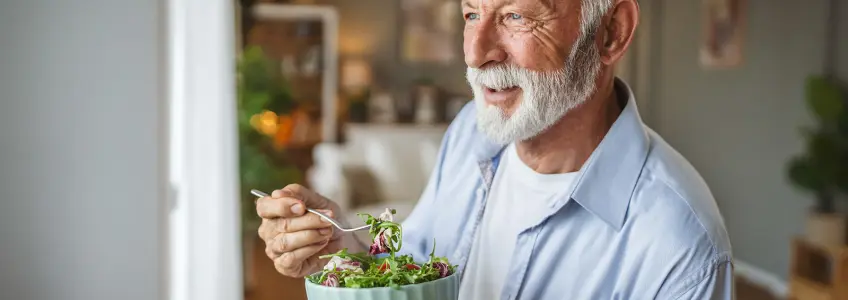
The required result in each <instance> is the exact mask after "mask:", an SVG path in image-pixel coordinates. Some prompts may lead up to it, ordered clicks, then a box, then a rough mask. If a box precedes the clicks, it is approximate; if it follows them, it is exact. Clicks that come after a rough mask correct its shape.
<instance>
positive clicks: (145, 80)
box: [0, 0, 848, 300]
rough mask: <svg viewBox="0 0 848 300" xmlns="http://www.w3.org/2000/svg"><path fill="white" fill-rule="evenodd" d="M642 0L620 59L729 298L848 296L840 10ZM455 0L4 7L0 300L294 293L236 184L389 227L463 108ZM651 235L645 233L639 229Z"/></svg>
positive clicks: (842, 6) (846, 24) (833, 0)
mask: <svg viewBox="0 0 848 300" xmlns="http://www.w3.org/2000/svg"><path fill="white" fill-rule="evenodd" d="M844 2H845V1H840V0H809V1H797V2H791V1H784V2H781V3H780V4H778V3H773V2H763V1H744V0H699V1H664V0H640V1H639V3H640V7H641V10H642V20H641V24H640V28H639V31H638V32H637V37H636V38H635V39H634V42H633V45H632V46H631V49H630V50H629V52H628V54H627V56H626V57H625V58H624V59H623V61H622V62H621V63H620V65H619V70H618V74H619V76H620V77H621V78H623V79H625V80H626V81H627V82H628V83H630V85H631V87H632V88H633V90H634V92H635V93H636V96H637V103H638V105H639V110H640V113H641V115H642V117H643V120H644V121H645V123H646V124H647V125H648V126H650V127H651V128H653V129H654V130H656V131H657V132H658V133H659V134H660V135H662V136H663V138H664V139H666V141H667V142H669V143H670V144H671V145H672V146H673V147H675V148H676V149H677V150H678V151H679V152H681V153H682V154H683V155H684V156H685V157H686V158H687V159H688V160H689V161H690V162H691V163H692V164H693V165H694V166H695V167H696V168H697V169H698V171H699V172H700V173H701V175H702V176H703V177H704V178H705V180H706V181H707V183H708V184H709V186H710V188H711V189H712V192H713V194H714V196H715V198H716V200H717V202H718V205H719V208H720V209H721V212H722V214H723V216H724V218H725V223H726V226H727V229H728V231H729V234H730V238H731V242H732V245H733V250H734V255H735V259H736V261H735V266H736V275H737V291H738V293H739V295H738V298H739V299H788V298H789V297H790V294H791V295H792V296H793V297H794V298H795V299H848V247H846V246H845V245H846V236H848V234H846V232H848V230H846V228H847V227H848V226H846V223H848V222H846V216H848V210H846V209H848V98H847V97H846V93H845V92H846V87H848V85H846V84H845V82H846V80H848V3H844ZM462 24H463V21H462V17H461V12H460V8H459V1H458V0H402V1H401V0H355V1H353V0H300V1H298V0H276V1H274V0H228V1H220V0H219V1H199V0H159V1H153V0H126V1H107V0H77V1H47V0H28V1H22V0H3V1H0V299H112V298H117V297H121V298H124V299H238V298H241V297H243V298H244V299H250V300H265V299H291V300H299V299H305V293H304V291H303V288H302V286H303V280H302V279H293V278H286V277H283V276H281V275H279V274H277V272H276V271H275V270H274V266H273V264H272V262H271V261H270V260H269V259H268V258H267V257H266V256H265V254H264V244H262V242H261V241H260V240H259V239H258V237H257V236H256V228H257V227H258V220H257V219H256V216H255V209H254V207H253V200H254V198H253V197H252V196H250V195H249V193H248V191H249V190H250V189H252V188H258V189H261V190H265V191H268V192H270V191H271V190H273V189H276V188H281V187H283V186H285V185H286V184H289V183H300V184H304V185H306V186H308V187H310V188H312V189H314V190H316V191H318V192H320V193H322V194H323V195H325V196H327V197H328V198H330V199H333V200H334V201H337V202H338V203H339V204H340V205H341V206H342V208H343V209H344V210H345V212H346V215H347V216H346V217H348V218H350V219H351V220H355V219H354V217H355V216H354V215H355V213H357V212H367V213H372V214H377V213H379V212H380V211H382V210H383V209H384V208H385V207H393V208H396V209H397V210H398V217H399V218H401V219H403V218H404V217H405V216H406V215H407V214H408V213H409V212H410V211H411V210H412V208H413V207H414V205H415V202H416V201H417V200H418V196H419V195H420V193H421V191H422V190H423V188H424V186H425V184H426V180H427V178H428V176H429V173H430V171H431V170H432V167H433V165H434V163H435V158H436V153H437V151H438V147H439V144H440V141H441V137H442V135H443V134H444V132H445V130H446V128H447V125H448V124H449V123H450V121H451V120H452V119H453V117H454V116H455V115H456V113H457V112H458V111H459V109H460V108H461V107H462V106H463V105H464V104H465V103H466V102H468V101H469V100H470V99H471V93H470V90H469V88H468V87H467V83H466V82H465V77H464V74H465V68H466V67H465V64H464V62H463V57H462V56H463V55H462ZM657 230H661V229H659V228H658V229H657Z"/></svg>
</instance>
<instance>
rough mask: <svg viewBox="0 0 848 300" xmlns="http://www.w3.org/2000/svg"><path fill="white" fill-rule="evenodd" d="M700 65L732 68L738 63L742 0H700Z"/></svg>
mask: <svg viewBox="0 0 848 300" xmlns="http://www.w3.org/2000/svg"><path fill="white" fill-rule="evenodd" d="M702 1H703V12H704V17H703V22H704V23H703V36H702V41H701V49H700V61H701V66H702V67H704V68H706V69H716V68H732V67H737V66H739V65H741V64H742V50H743V41H744V39H743V38H744V36H743V34H744V30H743V26H744V23H745V10H744V8H745V1H744V0H702Z"/></svg>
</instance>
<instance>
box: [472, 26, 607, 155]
mask: <svg viewBox="0 0 848 300" xmlns="http://www.w3.org/2000/svg"><path fill="white" fill-rule="evenodd" d="M600 67H601V66H600V54H599V53H598V49H597V47H596V46H595V45H594V43H593V41H592V39H591V38H586V37H581V38H579V39H578V41H577V43H576V44H575V45H574V47H573V48H572V51H571V54H569V57H568V60H567V61H566V63H565V66H564V68H563V69H560V70H557V71H553V72H535V71H531V70H527V69H524V68H521V67H518V66H515V65H505V64H498V65H495V66H492V67H487V68H485V69H475V68H471V67H469V68H468V71H467V74H466V77H467V79H468V83H469V85H471V90H472V91H473V93H474V102H475V103H476V105H477V128H478V129H479V130H480V131H481V132H483V133H484V134H485V135H486V136H488V137H489V138H490V139H491V140H492V141H493V142H495V143H498V144H508V143H511V142H516V141H526V140H529V139H531V138H533V137H536V136H538V135H539V134H541V133H542V132H544V131H545V130H546V129H548V128H550V127H551V126H552V125H554V124H555V123H556V122H558V121H559V120H560V119H561V118H562V117H563V116H564V115H565V114H566V113H567V112H568V111H570V110H571V109H573V108H575V107H577V106H579V105H580V104H582V103H583V102H585V101H586V99H588V98H589V97H590V96H591V95H592V94H593V93H594V91H595V78H596V77H597V75H598V72H599V70H600ZM512 86H518V87H520V88H521V91H522V94H521V97H520V102H519V105H518V108H517V109H516V110H515V111H514V112H513V113H512V115H511V116H507V115H506V113H505V112H504V110H503V109H501V108H499V107H497V106H493V105H489V104H488V103H486V100H485V98H484V96H483V91H484V88H486V87H489V88H495V89H498V88H500V89H503V88H508V87H512Z"/></svg>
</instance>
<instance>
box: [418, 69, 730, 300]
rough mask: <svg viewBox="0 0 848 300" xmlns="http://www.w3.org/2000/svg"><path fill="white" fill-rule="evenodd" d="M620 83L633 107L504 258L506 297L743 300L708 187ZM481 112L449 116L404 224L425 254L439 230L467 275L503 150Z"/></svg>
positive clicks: (442, 246)
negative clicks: (479, 123)
mask: <svg viewBox="0 0 848 300" xmlns="http://www.w3.org/2000/svg"><path fill="white" fill-rule="evenodd" d="M616 88H617V89H618V91H619V93H618V94H619V95H627V99H626V105H625V107H624V109H623V111H622V112H621V114H620V115H619V117H618V119H617V120H616V121H615V123H614V124H613V126H612V127H611V128H610V130H609V132H608V133H607V135H606V136H605V137H604V139H603V141H602V142H601V143H600V145H599V146H598V147H597V148H596V149H595V151H594V152H593V153H592V155H591V156H590V157H589V159H588V160H587V162H586V163H585V164H584V165H583V167H582V168H581V169H580V172H579V175H578V176H577V178H576V179H575V184H574V185H573V186H574V187H573V188H572V189H570V190H569V191H567V193H565V195H567V196H565V197H562V198H558V199H557V198H554V199H553V200H551V201H550V202H549V203H548V206H549V207H550V211H549V214H548V216H547V217H546V218H545V219H544V220H542V221H541V222H539V223H538V224H535V225H533V226H530V227H528V228H526V229H524V230H523V231H521V233H520V234H519V235H518V236H517V237H516V245H515V251H514V252H513V254H512V256H511V257H504V258H503V259H505V260H509V261H510V271H509V272H508V274H507V277H508V278H507V280H506V281H505V284H504V286H503V289H502V291H501V292H500V295H501V299H504V300H507V299H592V300H594V299H734V298H735V296H734V295H735V294H734V283H733V262H732V259H733V256H732V254H731V246H730V240H729V239H728V235H727V231H726V230H725V227H724V222H723V220H722V217H721V214H720V213H719V210H718V207H717V206H716V203H715V200H714V199H713V196H712V194H711V193H710V190H709V188H708V187H707V185H706V183H705V182H704V180H703V179H702V178H701V176H700V175H699V174H698V172H697V171H696V170H695V169H694V168H693V167H692V165H690V164H689V162H688V161H687V160H686V159H685V158H683V156H681V155H680V154H679V153H677V152H676V151H675V150H674V149H672V148H671V146H669V145H668V144H667V143H666V142H665V141H663V139H662V138H661V137H660V136H659V135H657V134H656V133H655V132H654V131H652V130H651V129H649V128H648V127H646V126H645V125H644V124H643V123H642V120H641V118H640V117H639V113H638V110H637V108H636V103H635V101H634V100H635V98H634V96H633V93H632V92H631V91H630V89H629V87H628V86H627V85H626V84H625V83H624V82H623V81H620V80H618V79H617V80H616ZM475 110H476V108H475V106H474V103H473V102H472V103H469V104H467V105H466V106H465V108H463V110H462V112H460V114H459V115H458V116H457V117H456V119H455V120H454V121H453V122H452V123H451V125H450V127H449V128H448V130H447V133H446V134H445V137H444V139H443V141H442V145H441V149H440V151H439V155H438V159H437V164H436V166H435V168H434V171H433V173H432V174H431V177H430V180H429V183H428V185H427V187H426V189H425V191H424V193H423V195H422V196H421V199H420V200H419V202H418V204H417V205H416V207H415V209H414V210H413V211H412V213H411V214H410V216H409V217H408V218H407V219H406V220H405V221H404V222H403V228H404V235H403V250H402V251H403V252H406V253H408V254H412V255H413V256H414V257H416V258H426V257H427V256H428V255H429V253H430V250H431V249H432V247H433V239H434V238H435V240H436V241H437V243H436V255H439V256H445V257H447V258H448V259H449V260H450V261H451V263H452V264H455V265H458V266H459V267H458V270H459V272H460V274H459V275H460V276H462V272H463V270H464V268H465V265H466V263H467V262H468V258H469V255H470V252H471V251H470V250H471V246H472V243H473V241H474V240H475V235H476V234H480V233H479V227H480V226H479V225H480V221H481V219H482V216H483V209H484V208H485V207H486V200H487V195H488V192H489V189H490V187H491V184H492V180H493V179H494V174H495V172H496V171H497V170H498V160H499V158H500V155H501V153H502V150H503V148H504V145H496V144H493V143H491V142H489V141H488V140H487V139H486V137H485V136H484V135H483V134H482V133H481V132H479V131H478V130H477V128H476V116H475V114H476V113H475ZM563 189H566V187H564V188H563ZM508 221H509V220H504V222H508ZM489 234H491V233H489Z"/></svg>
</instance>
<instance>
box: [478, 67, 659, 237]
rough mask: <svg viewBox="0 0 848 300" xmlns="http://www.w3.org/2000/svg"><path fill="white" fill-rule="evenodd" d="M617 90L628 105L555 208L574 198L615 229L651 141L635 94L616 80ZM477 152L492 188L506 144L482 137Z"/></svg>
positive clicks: (627, 205) (620, 224)
mask: <svg viewBox="0 0 848 300" xmlns="http://www.w3.org/2000/svg"><path fill="white" fill-rule="evenodd" d="M615 88H616V89H617V90H618V91H620V92H624V93H626V95H627V102H626V105H625V106H624V109H623V110H622V112H621V114H619V116H618V119H616V121H615V122H614V123H613V125H612V127H611V128H610V130H609V131H608V132H607V134H606V136H604V139H603V140H602V141H601V143H600V144H599V145H598V147H597V148H595V151H593V152H592V154H591V155H590V156H589V159H588V160H587V161H586V163H585V164H583V167H582V168H581V169H580V175H579V176H578V177H577V179H576V184H575V186H574V189H573V190H572V192H571V194H570V195H569V197H568V198H564V199H559V200H558V201H557V203H556V205H555V209H557V210H558V209H559V208H561V207H562V206H563V205H565V203H566V202H567V201H568V200H569V199H573V200H574V201H575V202H577V203H578V204H580V206H582V207H583V208H585V209H586V210H588V211H589V212H591V213H592V214H594V215H596V216H598V217H599V218H601V219H602V220H604V221H605V222H606V223H607V224H609V225H610V226H612V227H614V228H615V229H616V230H619V229H621V227H622V226H623V225H624V221H625V218H626V216H627V209H628V207H629V204H630V198H631V196H632V195H633V192H634V190H635V187H636V181H637V179H638V178H639V175H640V174H641V173H642V166H643V165H644V164H645V159H646V158H647V156H648V147H649V143H650V141H649V138H648V134H647V132H646V131H645V128H644V125H643V123H642V119H641V117H640V116H639V111H638V108H637V107H636V98H635V96H634V95H633V91H632V90H631V89H630V87H629V86H628V85H627V83H625V82H624V81H622V80H620V79H618V78H616V79H615ZM477 136H478V137H479V138H480V141H479V143H475V144H476V145H478V147H477V149H476V154H477V156H478V161H479V164H480V167H481V171H482V172H483V178H484V180H485V181H486V183H487V185H491V181H492V180H493V178H494V171H495V170H496V167H497V161H498V158H499V156H500V154H501V153H503V149H504V145H498V144H494V143H492V142H491V141H489V140H487V139H486V138H485V136H483V135H482V134H480V135H477Z"/></svg>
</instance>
